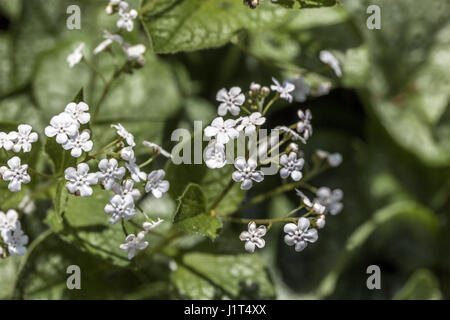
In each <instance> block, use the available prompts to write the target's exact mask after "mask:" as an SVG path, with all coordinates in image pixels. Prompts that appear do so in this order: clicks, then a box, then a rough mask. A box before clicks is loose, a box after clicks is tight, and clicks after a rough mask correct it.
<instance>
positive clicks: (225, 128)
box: [205, 117, 239, 144]
mask: <svg viewBox="0 0 450 320" xmlns="http://www.w3.org/2000/svg"><path fill="white" fill-rule="evenodd" d="M235 125H236V121H235V120H233V119H228V120H225V121H223V118H222V117H217V118H215V119H214V120H213V122H212V123H211V125H210V126H208V127H206V128H205V136H207V137H215V138H216V141H217V143H220V144H226V143H227V142H228V141H230V139H235V138H237V137H238V136H239V132H238V131H237V130H236V129H235V128H234V127H235Z"/></svg>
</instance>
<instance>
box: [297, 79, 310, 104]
mask: <svg viewBox="0 0 450 320" xmlns="http://www.w3.org/2000/svg"><path fill="white" fill-rule="evenodd" d="M293 83H294V85H295V90H294V93H293V95H294V100H295V101H297V102H305V101H306V99H307V98H308V95H309V94H310V93H311V87H310V86H309V85H308V84H307V83H306V82H305V78H303V77H300V76H299V77H297V78H295V79H294V80H293Z"/></svg>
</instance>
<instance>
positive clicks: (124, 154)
mask: <svg viewBox="0 0 450 320" xmlns="http://www.w3.org/2000/svg"><path fill="white" fill-rule="evenodd" d="M120 157H121V158H122V159H123V160H125V161H131V160H133V159H135V157H134V150H133V147H125V148H122V150H120Z"/></svg>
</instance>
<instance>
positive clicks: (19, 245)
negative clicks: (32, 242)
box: [2, 224, 28, 256]
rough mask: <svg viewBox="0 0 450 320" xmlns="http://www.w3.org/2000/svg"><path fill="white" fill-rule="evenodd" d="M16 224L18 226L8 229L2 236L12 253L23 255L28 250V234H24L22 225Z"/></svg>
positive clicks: (13, 254)
mask: <svg viewBox="0 0 450 320" xmlns="http://www.w3.org/2000/svg"><path fill="white" fill-rule="evenodd" d="M16 226H17V228H14V229H10V230H8V231H6V232H5V233H4V234H3V235H2V237H3V240H4V241H5V243H6V245H7V246H8V252H9V254H10V255H12V256H22V255H24V254H25V252H26V251H27V248H26V247H25V245H26V244H28V236H26V235H24V233H23V231H22V229H20V225H18V224H16Z"/></svg>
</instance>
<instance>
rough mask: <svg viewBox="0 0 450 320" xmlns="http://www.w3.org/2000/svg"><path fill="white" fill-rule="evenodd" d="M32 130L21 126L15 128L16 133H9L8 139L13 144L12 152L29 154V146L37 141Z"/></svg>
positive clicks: (25, 125) (35, 134)
mask: <svg viewBox="0 0 450 320" xmlns="http://www.w3.org/2000/svg"><path fill="white" fill-rule="evenodd" d="M31 130H33V128H32V127H31V126H30V125H28V124H21V125H19V127H18V128H17V131H18V132H15V131H13V132H10V133H9V139H11V141H12V142H13V143H14V145H13V147H12V150H13V151H14V152H20V150H23V152H30V151H31V144H32V143H33V142H36V141H37V140H38V135H37V133H36V132H31Z"/></svg>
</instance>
